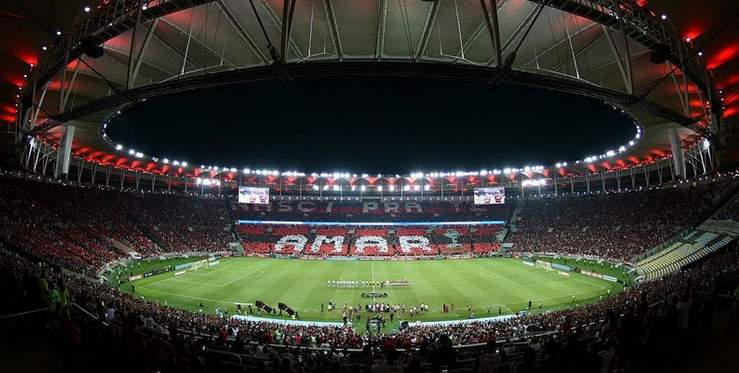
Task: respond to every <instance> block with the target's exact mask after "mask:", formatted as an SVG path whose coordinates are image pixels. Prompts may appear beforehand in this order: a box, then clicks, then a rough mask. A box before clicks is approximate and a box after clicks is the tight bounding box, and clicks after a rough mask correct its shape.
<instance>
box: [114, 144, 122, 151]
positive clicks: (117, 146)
mask: <svg viewBox="0 0 739 373" xmlns="http://www.w3.org/2000/svg"><path fill="white" fill-rule="evenodd" d="M121 149H123V145H121V144H118V145H116V146H115V150H121Z"/></svg>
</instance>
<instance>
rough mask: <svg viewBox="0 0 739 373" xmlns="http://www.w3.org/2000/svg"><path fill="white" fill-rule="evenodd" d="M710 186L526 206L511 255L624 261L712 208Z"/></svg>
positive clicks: (713, 192)
mask: <svg viewBox="0 0 739 373" xmlns="http://www.w3.org/2000/svg"><path fill="white" fill-rule="evenodd" d="M720 192H721V189H717V188H712V187H711V186H699V187H691V188H669V189H662V190H652V191H644V192H631V193H623V194H615V195H613V194H611V195H591V196H576V197H566V198H544V199H532V200H528V201H526V203H525V205H524V207H523V209H522V210H521V213H520V221H518V222H516V229H515V231H514V232H513V233H512V234H511V235H510V236H509V237H508V238H507V241H508V242H510V243H512V244H513V247H512V250H513V251H516V252H552V253H563V254H575V255H594V256H598V257H602V258H613V259H619V260H630V259H631V258H633V257H635V256H637V255H639V254H641V253H644V252H646V251H648V250H650V249H652V248H653V247H655V246H657V245H658V244H660V243H662V242H663V241H666V240H667V239H668V238H670V237H671V236H673V235H675V234H677V233H678V232H680V231H681V230H683V229H685V228H688V227H690V226H692V225H694V224H697V223H699V222H700V221H701V219H704V218H705V217H706V214H707V213H709V212H710V211H711V210H712V209H714V208H715V204H714V201H715V200H716V194H718V193H720Z"/></svg>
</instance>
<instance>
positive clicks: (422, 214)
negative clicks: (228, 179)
mask: <svg viewBox="0 0 739 373" xmlns="http://www.w3.org/2000/svg"><path fill="white" fill-rule="evenodd" d="M314 198H315V197H314ZM229 209H230V210H231V211H232V214H233V215H234V216H235V217H236V218H238V219H244V220H265V219H267V220H287V221H306V220H313V221H338V222H407V221H421V222H439V221H442V222H443V221H465V220H502V221H507V220H509V219H510V215H511V213H512V212H513V204H501V205H475V204H473V203H472V202H471V201H470V200H466V201H429V200H423V201H422V200H409V199H406V200H402V201H401V200H394V199H391V198H385V199H377V198H365V199H364V200H362V201H359V200H350V198H348V197H347V200H343V201H342V200H339V201H320V200H312V199H306V200H298V199H297V198H296V199H295V200H277V201H272V202H270V203H269V204H265V205H259V204H255V205H250V204H243V203H237V202H236V201H235V200H234V201H231V202H230V203H229Z"/></svg>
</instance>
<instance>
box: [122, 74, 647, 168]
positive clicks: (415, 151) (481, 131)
mask: <svg viewBox="0 0 739 373" xmlns="http://www.w3.org/2000/svg"><path fill="white" fill-rule="evenodd" d="M634 133H635V128H634V126H633V124H632V123H631V121H630V120H629V119H628V117H626V116H625V115H623V114H621V113H620V112H616V111H614V110H613V109H612V108H611V107H609V106H607V105H604V104H602V103H600V102H598V101H593V100H589V99H585V98H581V97H576V96H571V95H566V94H562V93H558V92H553V91H548V90H543V89H534V88H529V87H520V86H514V85H498V86H491V85H489V84H487V83H485V82H479V81H460V80H421V79H414V80H410V79H408V80H403V79H392V80H390V79H346V78H345V79H336V78H334V79H320V80H318V79H312V80H297V81H291V82H282V81H264V82H258V83H249V84H246V85H238V86H229V87H225V88H214V89H207V90H201V91H194V92H186V93H181V94H176V95H169V96H163V97H158V98H154V99H149V100H148V101H146V102H145V103H143V104H140V105H138V106H136V107H134V108H131V109H130V110H128V111H126V112H124V114H123V115H121V116H119V117H118V118H116V119H115V120H114V121H113V122H111V124H110V125H108V135H109V136H110V138H111V139H113V141H116V142H119V143H122V144H124V146H126V147H133V148H135V149H136V150H137V151H142V152H144V154H147V155H151V156H159V157H162V158H164V157H168V158H169V159H179V160H186V161H189V162H190V163H191V164H193V165H200V164H205V165H213V166H221V167H237V168H239V169H240V168H243V167H249V168H252V169H256V168H267V169H279V170H283V171H287V170H295V171H303V172H323V171H325V172H332V171H341V172H353V173H365V172H366V173H410V172H414V171H426V172H431V171H455V170H476V169H481V168H486V169H493V168H499V169H502V168H504V167H523V166H525V165H532V166H533V165H540V164H541V165H547V164H552V163H555V162H558V161H571V160H575V159H581V158H584V157H586V156H589V155H592V154H601V153H604V152H605V151H606V150H609V149H613V148H617V147H618V146H619V145H622V144H624V143H626V142H628V140H630V139H631V138H632V137H633V136H634Z"/></svg>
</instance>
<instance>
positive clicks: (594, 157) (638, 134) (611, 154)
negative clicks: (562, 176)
mask: <svg viewBox="0 0 739 373" xmlns="http://www.w3.org/2000/svg"><path fill="white" fill-rule="evenodd" d="M621 111H622V112H623V110H621ZM634 125H635V126H636V134H635V135H634V138H633V139H631V140H629V142H628V143H627V144H625V145H621V146H619V147H618V149H616V150H607V151H606V152H605V153H603V154H599V155H590V156H587V157H585V158H584V159H580V160H577V161H575V164H581V163H593V162H595V161H599V160H603V159H607V158H612V157H615V156H616V155H618V154H621V153H624V152H626V151H627V150H628V149H629V148H631V147H632V146H634V145H636V143H637V142H639V139H641V136H642V129H641V127H640V126H639V125H638V124H636V123H634ZM556 166H557V168H560V167H567V162H561V163H559V162H558V163H557V164H556Z"/></svg>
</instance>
